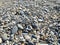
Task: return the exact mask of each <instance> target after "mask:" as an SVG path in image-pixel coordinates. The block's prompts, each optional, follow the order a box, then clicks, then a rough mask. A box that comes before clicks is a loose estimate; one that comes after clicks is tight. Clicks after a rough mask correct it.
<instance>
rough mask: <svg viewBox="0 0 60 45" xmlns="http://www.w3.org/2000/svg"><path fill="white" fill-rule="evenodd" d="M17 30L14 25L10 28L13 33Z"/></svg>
mask: <svg viewBox="0 0 60 45" xmlns="http://www.w3.org/2000/svg"><path fill="white" fill-rule="evenodd" d="M17 30H18V27H17V26H14V27H13V28H12V29H11V31H12V33H13V34H14V33H16V32H17Z"/></svg>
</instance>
